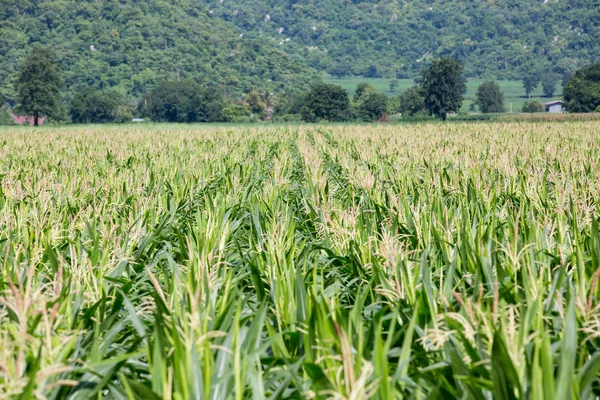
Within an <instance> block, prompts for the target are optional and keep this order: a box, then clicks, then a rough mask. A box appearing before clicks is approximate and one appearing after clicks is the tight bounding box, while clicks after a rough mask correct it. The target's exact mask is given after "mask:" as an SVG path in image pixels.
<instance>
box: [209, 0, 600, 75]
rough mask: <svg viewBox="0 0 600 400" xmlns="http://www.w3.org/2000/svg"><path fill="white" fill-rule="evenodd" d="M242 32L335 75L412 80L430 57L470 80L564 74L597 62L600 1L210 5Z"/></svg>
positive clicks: (217, 1)
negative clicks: (453, 62) (457, 64)
mask: <svg viewBox="0 0 600 400" xmlns="http://www.w3.org/2000/svg"><path fill="white" fill-rule="evenodd" d="M207 4H209V6H210V7H211V10H212V11H213V13H214V15H217V16H219V17H220V18H223V19H224V20H226V21H229V22H231V23H233V24H235V25H236V26H237V28H238V29H239V31H240V32H244V33H246V34H247V35H254V36H255V37H260V36H263V37H268V38H270V39H271V40H272V42H273V43H274V44H276V45H277V46H279V47H280V48H282V49H284V50H285V51H288V52H290V53H291V54H294V55H295V56H297V57H298V58H302V59H306V60H308V61H309V62H310V63H311V65H314V66H316V67H317V68H318V69H320V70H323V71H328V72H331V73H335V74H339V75H344V74H348V75H360V74H364V75H367V76H372V77H376V76H384V77H391V76H394V75H396V76H398V77H412V76H414V74H415V73H416V72H418V71H419V70H420V69H421V68H422V65H423V64H424V63H427V62H428V61H430V60H431V59H432V58H433V57H438V56H444V55H445V56H453V57H456V58H458V59H460V60H462V61H464V62H465V67H466V68H465V71H466V73H467V74H468V75H469V76H481V77H493V78H508V79H514V78H520V77H521V76H522V75H523V74H524V73H525V72H527V71H530V70H531V69H537V70H544V69H548V68H551V69H553V70H554V71H555V72H557V73H561V74H562V73H570V72H572V71H573V70H575V69H576V68H577V67H579V66H581V65H584V64H587V63H589V62H590V61H594V60H597V59H600V26H599V24H600V1H599V0H569V1H564V0H541V1H540V0H487V1H481V0H477V1H456V0H413V1H401V0H363V1H361V0H352V1H350V0H287V1H286V0H223V1H222V0H209V1H207Z"/></svg>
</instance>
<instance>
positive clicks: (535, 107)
mask: <svg viewBox="0 0 600 400" xmlns="http://www.w3.org/2000/svg"><path fill="white" fill-rule="evenodd" d="M523 112H524V113H540V112H544V105H543V104H541V103H540V102H539V101H535V100H532V101H526V102H525V103H524V104H523Z"/></svg>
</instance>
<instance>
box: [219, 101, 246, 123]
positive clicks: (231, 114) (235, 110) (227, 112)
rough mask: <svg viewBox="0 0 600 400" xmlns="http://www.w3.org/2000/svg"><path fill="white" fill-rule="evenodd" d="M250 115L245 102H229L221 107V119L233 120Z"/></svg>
mask: <svg viewBox="0 0 600 400" xmlns="http://www.w3.org/2000/svg"><path fill="white" fill-rule="evenodd" d="M249 117H250V107H249V106H248V105H247V104H230V105H228V106H227V107H225V108H224V109H223V120H224V121H226V122H235V121H236V120H237V121H239V120H243V119H247V118H249Z"/></svg>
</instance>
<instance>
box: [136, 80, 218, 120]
mask: <svg viewBox="0 0 600 400" xmlns="http://www.w3.org/2000/svg"><path fill="white" fill-rule="evenodd" d="M147 103H148V104H147V109H148V111H149V114H150V116H151V117H152V119H153V120H154V121H165V122H217V121H222V120H223V115H222V112H223V108H224V105H225V103H224V100H223V97H222V95H221V94H220V93H219V91H218V90H214V89H212V88H207V87H202V86H200V85H199V84H197V83H196V82H194V81H192V80H184V81H166V82H163V83H161V84H160V85H158V86H157V87H156V88H154V89H153V90H152V91H151V92H150V94H149V95H148V96H147Z"/></svg>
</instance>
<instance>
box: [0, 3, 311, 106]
mask: <svg viewBox="0 0 600 400" xmlns="http://www.w3.org/2000/svg"><path fill="white" fill-rule="evenodd" d="M35 46H39V47H50V48H53V49H55V50H56V52H57V55H58V59H59V63H60V66H61V69H62V71H63V78H64V81H65V84H66V89H67V96H68V95H69V93H73V92H75V91H77V90H78V89H79V88H81V87H85V86H89V85H92V86H95V87H97V88H100V89H102V88H109V87H110V88H113V89H115V90H117V91H119V92H121V93H123V94H126V95H127V96H129V97H131V98H132V97H139V96H140V95H142V94H143V93H144V91H145V90H146V89H148V88H149V87H152V86H153V85H155V84H157V83H158V82H160V81H162V80H165V79H177V78H182V79H183V78H185V77H193V78H194V79H199V80H203V81H204V82H205V83H206V84H214V85H219V86H220V87H221V88H222V91H223V92H226V93H232V94H238V93H241V92H243V91H246V90H248V88H250V87H253V86H255V87H259V88H270V89H272V90H273V91H282V90H293V89H304V88H306V87H308V86H310V85H311V84H312V83H313V81H314V80H315V79H320V78H319V76H318V75H317V73H316V71H315V70H314V69H311V68H308V67H306V64H301V63H297V62H294V61H292V60H291V59H290V57H289V56H288V55H286V54H285V53H284V49H281V48H279V47H277V46H273V45H272V44H271V43H267V44H266V45H265V41H264V40H262V39H260V38H257V39H252V38H245V37H240V33H239V32H236V29H235V27H234V26H233V25H231V24H229V23H227V22H224V21H223V20H220V19H219V18H217V17H214V16H213V15H211V13H210V11H209V9H208V7H207V5H206V4H203V3H201V2H198V1H194V0H177V1H166V0H165V1H155V0H144V1H138V0H129V1H114V0H103V1H97V2H91V1H39V0H29V1H27V0H19V1H14V0H10V1H9V0H0V96H1V97H0V103H2V97H3V98H4V100H8V101H11V100H12V99H14V91H13V89H12V83H13V82H14V78H15V77H16V73H17V70H18V67H19V64H20V63H21V61H22V60H23V58H24V57H25V55H26V54H28V53H29V51H30V50H31V48H32V47H35ZM0 106H1V104H0Z"/></svg>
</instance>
